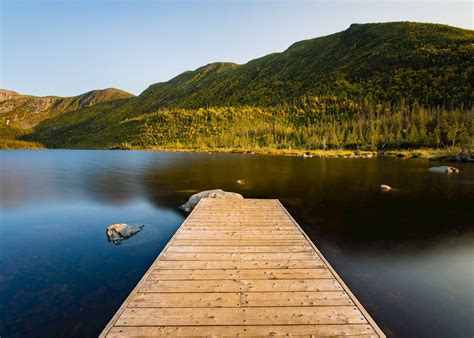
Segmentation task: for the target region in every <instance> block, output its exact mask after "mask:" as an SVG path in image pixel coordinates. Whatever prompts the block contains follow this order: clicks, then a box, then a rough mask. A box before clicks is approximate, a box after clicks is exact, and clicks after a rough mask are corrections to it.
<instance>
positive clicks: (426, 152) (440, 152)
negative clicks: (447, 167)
mask: <svg viewBox="0 0 474 338" xmlns="http://www.w3.org/2000/svg"><path fill="white" fill-rule="evenodd" d="M2 141H3V142H0V150H45V149H49V148H46V147H45V146H44V145H42V144H40V143H37V142H28V141H19V140H2ZM51 149H54V148H51ZM73 149H77V148H72V149H71V150H73ZM81 149H82V148H81ZM101 149H103V150H137V151H155V152H186V153H237V154H258V155H277V156H299V157H321V158H322V157H324V158H374V157H392V158H393V157H396V158H402V159H403V158H404V159H409V158H420V159H426V160H439V161H455V159H454V157H455V156H456V155H457V154H458V153H459V152H460V151H461V148H459V147H452V148H443V149H433V148H419V149H392V150H385V151H381V150H347V149H329V150H322V149H309V150H308V149H275V148H266V147H264V148H252V149H246V148H211V147H204V148H177V147H137V146H132V145H129V144H121V145H119V146H115V147H110V148H93V149H92V148H91V150H101ZM84 150H86V149H84Z"/></svg>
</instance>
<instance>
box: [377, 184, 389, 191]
mask: <svg viewBox="0 0 474 338" xmlns="http://www.w3.org/2000/svg"><path fill="white" fill-rule="evenodd" d="M380 190H382V191H389V190H392V187H391V186H389V185H386V184H381V185H380Z"/></svg>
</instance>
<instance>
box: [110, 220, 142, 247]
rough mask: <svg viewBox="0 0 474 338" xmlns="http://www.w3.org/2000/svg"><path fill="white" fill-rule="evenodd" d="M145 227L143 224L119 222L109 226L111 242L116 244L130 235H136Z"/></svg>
mask: <svg viewBox="0 0 474 338" xmlns="http://www.w3.org/2000/svg"><path fill="white" fill-rule="evenodd" d="M142 228H143V224H126V223H117V224H112V225H109V226H108V227H107V231H106V233H107V237H108V239H109V241H110V242H113V243H114V244H118V243H120V241H122V240H124V239H127V238H128V237H130V236H132V235H135V234H136V233H137V232H139V231H140V230H141V229H142Z"/></svg>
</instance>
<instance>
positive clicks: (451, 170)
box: [428, 165, 459, 173]
mask: <svg viewBox="0 0 474 338" xmlns="http://www.w3.org/2000/svg"><path fill="white" fill-rule="evenodd" d="M428 170H429V171H433V172H436V173H458V172H459V169H458V168H454V167H449V166H447V165H442V166H440V167H431V168H429V169H428Z"/></svg>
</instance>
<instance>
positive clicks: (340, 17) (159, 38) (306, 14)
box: [0, 0, 474, 96]
mask: <svg viewBox="0 0 474 338" xmlns="http://www.w3.org/2000/svg"><path fill="white" fill-rule="evenodd" d="M0 3H1V9H0V10H1V12H0V13H1V16H0V19H1V54H0V58H1V61H0V62H1V63H0V64H1V69H0V70H1V73H0V88H8V89H12V90H16V91H18V92H20V93H25V94H33V95H60V96H69V95H77V94H80V93H83V92H86V91H89V90H91V89H96V88H106V87H117V88H121V89H124V90H127V91H130V92H132V93H134V94H138V93H140V92H141V91H143V90H144V89H146V87H148V86H149V85H150V84H153V83H156V82H161V81H166V80H169V79H170V78H172V77H174V76H175V75H177V74H179V73H181V72H183V71H185V70H189V69H195V68H197V67H199V66H201V65H204V64H207V63H210V62H214V61H232V62H237V63H245V62H247V61H249V60H251V59H253V58H256V57H260V56H263V55H265V54H268V53H271V52H277V51H282V50H284V49H286V48H287V47H288V46H289V45H291V44H292V43H293V42H295V41H298V40H303V39H308V38H313V37H317V36H323V35H328V34H331V33H334V32H337V31H341V30H344V29H346V28H347V27H348V26H349V25H350V24H351V23H354V22H357V23H365V22H382V21H401V20H409V21H420V22H435V23H444V24H449V25H453V26H458V27H463V28H469V29H473V20H474V19H473V6H472V3H471V2H470V1H467V2H454V1H444V2H432V1H426V0H425V1H421V2H413V1H371V2H369V1H355V0H352V1H350V0H346V1H295V0H293V1H292V0H287V1H257V0H254V1H251V0H247V1H229V0H221V1H217V0H216V1H197V0H196V1H179V0H178V1H171V0H170V1H159V0H156V1H153V0H95V1H93V0H62V1H59V0H45V1H42V0H0Z"/></svg>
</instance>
